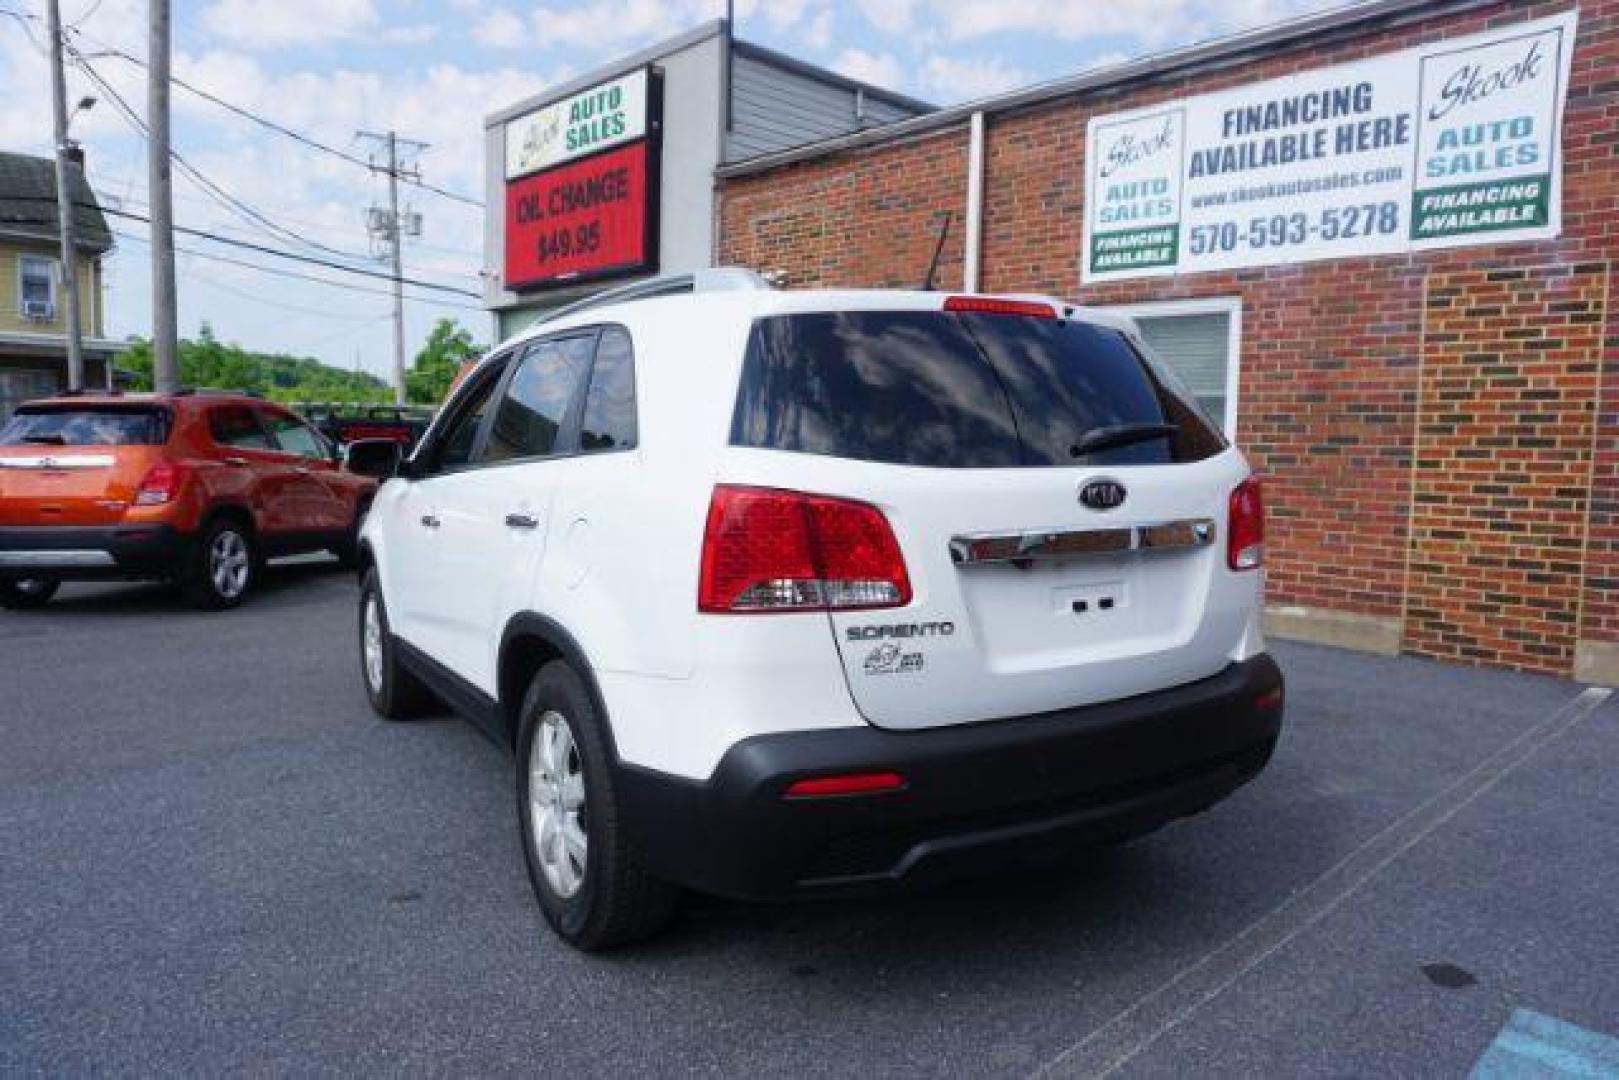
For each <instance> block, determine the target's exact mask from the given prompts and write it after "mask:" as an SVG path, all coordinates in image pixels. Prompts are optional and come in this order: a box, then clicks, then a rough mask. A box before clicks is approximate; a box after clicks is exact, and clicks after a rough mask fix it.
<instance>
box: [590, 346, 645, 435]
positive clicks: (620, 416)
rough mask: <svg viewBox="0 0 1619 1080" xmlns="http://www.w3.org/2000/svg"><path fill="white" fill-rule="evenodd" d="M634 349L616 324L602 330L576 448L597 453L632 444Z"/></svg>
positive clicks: (634, 433)
mask: <svg viewBox="0 0 1619 1080" xmlns="http://www.w3.org/2000/svg"><path fill="white" fill-rule="evenodd" d="M636 434H637V432H636V421H635V352H634V349H633V348H632V347H631V345H630V335H629V334H628V333H626V332H625V331H624V330H621V329H620V328H618V327H616V326H610V327H608V328H607V329H605V330H603V331H602V336H601V341H600V342H599V343H598V344H597V345H596V363H595V364H594V365H593V366H592V368H591V371H590V390H589V391H588V392H587V393H586V394H585V414H584V417H583V419H582V420H581V422H580V425H579V450H580V452H581V453H585V454H597V453H602V452H604V451H607V450H629V449H631V448H632V447H634V446H635V440H636Z"/></svg>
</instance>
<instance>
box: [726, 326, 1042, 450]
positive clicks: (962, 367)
mask: <svg viewBox="0 0 1619 1080" xmlns="http://www.w3.org/2000/svg"><path fill="white" fill-rule="evenodd" d="M731 441H732V442H733V443H735V444H736V445H738V446H758V447H766V448H770V449H775V450H796V451H798V452H800V453H805V454H826V455H829V456H832V457H847V458H859V459H861V460H864V461H883V462H888V463H890V464H894V465H932V466H939V467H944V468H958V469H968V468H998V467H1005V466H1011V465H1018V464H1021V456H1020V452H1019V449H1018V441H1017V430H1016V428H1015V427H1014V426H1013V424H1012V415H1011V411H1010V410H1009V409H1008V408H1007V405H1006V398H1005V395H1004V393H1003V392H1002V390H1001V388H1000V386H999V384H998V383H997V382H996V379H995V373H994V371H992V370H991V369H990V367H989V365H988V364H987V363H986V362H985V360H984V358H983V356H982V354H981V353H980V352H979V350H978V346H977V345H976V344H974V342H973V340H972V338H971V337H970V336H969V335H968V333H967V328H966V327H965V326H964V325H963V324H962V322H961V320H960V319H958V318H956V317H954V316H949V315H941V314H939V313H937V312H910V311H905V312H827V313H821V314H814V315H782V316H774V317H771V318H766V319H760V320H759V321H758V322H756V323H755V324H754V327H753V334H752V336H751V337H750V339H749V341H748V354H747V359H746V361H745V362H744V364H743V371H742V384H741V388H740V390H739V392H738V396H737V404H736V414H735V417H734V419H733V421H732V426H731Z"/></svg>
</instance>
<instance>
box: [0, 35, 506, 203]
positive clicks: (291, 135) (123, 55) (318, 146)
mask: <svg viewBox="0 0 1619 1080" xmlns="http://www.w3.org/2000/svg"><path fill="white" fill-rule="evenodd" d="M7 14H15V13H13V12H8V13H7ZM68 30H69V33H73V34H76V35H78V36H79V37H82V38H84V39H85V40H86V41H89V42H90V43H91V44H92V45H95V46H96V48H97V49H98V50H99V51H101V52H104V53H106V54H107V55H108V56H115V57H117V58H118V59H120V60H123V61H124V62H126V63H130V64H134V65H135V66H136V67H142V68H144V67H145V66H146V61H144V60H142V59H141V58H140V57H138V56H132V55H130V54H129V53H127V52H125V51H124V50H122V49H118V48H114V47H111V46H107V45H103V44H101V43H99V42H96V41H94V40H92V39H91V38H90V36H89V35H87V34H85V33H84V32H83V31H81V30H78V29H76V28H74V27H69V28H68ZM169 81H170V82H172V83H174V84H175V85H176V86H178V87H180V88H181V89H184V90H188V91H190V92H191V93H193V94H195V95H197V96H198V97H200V98H202V99H203V100H204V101H208V102H211V103H213V104H214V105H217V106H219V107H220V108H221V109H224V110H226V111H227V112H231V113H234V114H235V115H237V116H239V117H241V118H242V119H244V120H247V121H249V122H250V123H254V124H257V125H259V126H260V127H263V128H266V129H268V130H270V131H273V132H275V133H276V134H278V135H281V136H283V137H285V138H288V139H292V140H293V141H294V142H298V143H302V144H303V145H304V146H307V147H309V148H310V149H311V150H316V151H319V152H320V153H323V154H327V155H329V156H331V157H334V158H337V159H338V160H340V161H346V162H348V163H349V164H350V165H355V166H358V167H359V168H362V169H365V170H366V171H367V172H383V171H385V170H383V169H382V168H381V167H380V166H378V165H377V164H376V163H375V162H371V161H367V160H366V159H364V158H362V157H360V156H358V155H357V154H351V153H349V152H348V151H347V150H341V149H339V148H337V147H335V146H332V145H330V144H328V143H324V142H321V141H320V140H319V139H316V138H314V137H313V136H310V135H306V134H304V133H303V132H301V131H298V130H296V129H294V128H290V127H288V126H287V125H285V124H282V123H278V122H277V121H274V120H271V119H270V118H268V117H265V116H260V115H259V114H258V113H256V112H253V111H252V110H251V109H248V108H245V107H243V106H241V105H237V104H236V103H234V102H231V101H226V100H225V99H224V98H222V97H220V96H219V95H218V94H215V93H213V92H211V91H208V90H204V89H202V88H201V87H199V86H194V85H192V84H191V83H188V82H186V81H185V80H184V79H182V78H180V77H179V76H177V75H171V76H169ZM399 179H400V180H401V181H403V182H404V183H407V184H410V185H411V186H413V187H419V188H421V189H423V190H424V191H431V192H432V193H433V194H435V195H440V196H443V197H444V198H446V199H452V200H454V201H455V202H458V203H462V204H464V205H466V206H475V207H478V208H479V209H482V208H483V200H481V199H475V198H473V197H472V196H470V195H463V194H461V193H460V192H458V191H450V190H449V189H447V188H442V187H439V186H438V185H436V184H430V183H428V182H427V181H426V180H423V179H422V178H421V177H420V176H401V177H400V178H399Z"/></svg>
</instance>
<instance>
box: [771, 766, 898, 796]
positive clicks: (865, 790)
mask: <svg viewBox="0 0 1619 1080" xmlns="http://www.w3.org/2000/svg"><path fill="white" fill-rule="evenodd" d="M904 786H905V777H903V776H901V775H900V774H899V773H897V772H870V773H847V774H845V775H843V776H815V777H810V778H809V779H805V780H794V781H793V782H792V783H791V784H788V785H787V790H786V791H784V792H783V793H782V797H783V798H786V799H820V798H826V797H828V796H833V795H875V794H877V793H878V792H883V791H898V790H900V789H901V788H903V787H904Z"/></svg>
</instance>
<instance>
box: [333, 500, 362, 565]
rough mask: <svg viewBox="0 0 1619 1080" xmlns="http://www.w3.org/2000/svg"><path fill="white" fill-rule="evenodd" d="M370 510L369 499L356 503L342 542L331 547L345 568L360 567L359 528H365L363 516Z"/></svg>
mask: <svg viewBox="0 0 1619 1080" xmlns="http://www.w3.org/2000/svg"><path fill="white" fill-rule="evenodd" d="M370 512H371V503H370V502H369V501H366V502H361V503H356V504H355V506H354V521H353V523H352V524H350V525H349V531H348V535H347V536H346V537H345V538H344V540H343V542H342V543H341V544H339V545H337V546H336V547H334V548H332V554H333V555H336V556H337V561H338V563H339V564H341V565H342V567H343V569H345V570H358V569H359V568H360V530H361V529H363V528H365V516H366V515H367V514H369V513H370Z"/></svg>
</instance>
